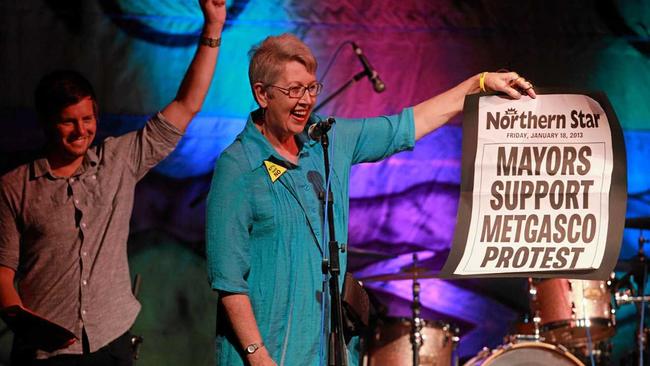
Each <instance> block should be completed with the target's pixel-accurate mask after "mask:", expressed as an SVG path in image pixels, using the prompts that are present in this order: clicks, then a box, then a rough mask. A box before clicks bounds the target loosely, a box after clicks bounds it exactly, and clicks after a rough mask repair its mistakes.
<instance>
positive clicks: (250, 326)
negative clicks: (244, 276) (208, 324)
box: [219, 292, 276, 366]
mask: <svg viewBox="0 0 650 366" xmlns="http://www.w3.org/2000/svg"><path fill="white" fill-rule="evenodd" d="M219 301H221V303H222V304H223V307H224V309H225V311H226V315H227V316H228V319H229V320H230V324H231V325H232V328H233V330H234V331H235V335H236V336H237V339H238V340H239V345H240V346H241V349H245V348H246V346H248V345H251V344H253V343H257V344H261V343H262V341H263V340H262V336H261V335H260V331H259V328H258V327H257V321H256V320H255V314H253V307H252V306H251V301H250V299H249V298H248V295H247V294H233V293H228V292H219ZM246 358H247V360H248V362H249V363H250V364H251V365H253V366H255V365H276V363H275V362H274V361H273V360H272V359H271V356H270V355H269V352H268V350H267V349H266V347H261V348H260V349H258V350H257V351H255V353H253V354H247V355H246Z"/></svg>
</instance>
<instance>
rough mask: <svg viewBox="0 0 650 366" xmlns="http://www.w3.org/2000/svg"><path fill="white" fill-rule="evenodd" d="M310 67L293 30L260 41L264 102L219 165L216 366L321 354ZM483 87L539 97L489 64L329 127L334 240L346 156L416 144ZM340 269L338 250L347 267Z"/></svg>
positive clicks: (253, 68)
mask: <svg viewBox="0 0 650 366" xmlns="http://www.w3.org/2000/svg"><path fill="white" fill-rule="evenodd" d="M316 67H317V63H316V60H315V58H314V56H313V55H312V53H311V51H310V50H309V48H308V47H307V46H306V45H305V44H304V43H302V42H301V41H300V40H299V39H297V38H296V37H295V36H292V35H289V34H284V35H281V36H277V37H268V38H267V39H266V40H264V41H263V42H262V43H261V44H260V45H259V46H258V47H257V48H256V49H255V50H254V53H253V56H252V58H251V62H250V67H249V78H250V83H251V88H252V91H253V94H254V97H255V100H256V101H257V103H258V104H259V106H260V108H259V109H257V110H256V111H254V112H252V113H251V114H250V116H249V118H248V121H247V123H246V126H245V127H244V130H243V131H242V132H241V133H240V134H239V135H238V136H237V138H236V139H235V141H234V142H233V144H232V145H230V146H229V147H228V148H227V149H226V150H225V151H224V152H223V153H222V154H221V156H220V158H219V160H218V161H217V163H216V167H215V171H214V177H213V180H212V186H211V189H210V194H209V197H208V202H207V237H206V245H207V259H208V272H209V280H210V284H211V286H212V288H213V289H215V290H217V291H218V292H219V302H220V307H219V312H218V335H217V344H216V352H217V364H219V365H229V366H230V365H243V364H245V363H248V364H251V365H276V364H277V365H318V364H319V363H320V362H321V359H322V357H323V354H322V353H321V342H322V340H323V338H322V336H321V334H322V314H321V309H322V306H321V305H322V304H321V301H322V299H323V293H322V289H323V275H322V272H321V262H322V258H323V250H326V247H325V246H324V245H323V242H322V236H323V232H322V231H323V214H322V211H323V208H322V207H321V203H320V200H319V198H318V194H319V193H320V192H323V191H324V186H325V182H324V178H323V177H324V176H325V174H324V171H323V170H324V166H323V151H322V148H321V147H320V146H319V145H318V144H317V143H316V142H314V141H311V140H310V139H309V138H308V136H307V128H308V126H309V125H311V124H312V123H315V122H316V121H318V120H320V117H318V116H313V115H311V111H312V109H313V107H314V106H315V104H316V98H317V96H318V94H319V93H320V91H321V88H322V85H321V84H320V83H319V82H318V81H317V80H316ZM481 90H483V91H486V90H492V91H500V92H504V93H507V94H508V95H510V96H511V97H512V98H520V97H521V96H522V94H526V95H529V96H530V97H535V93H534V91H533V89H532V85H531V84H530V83H529V82H527V81H526V80H525V79H524V78H522V77H520V76H518V75H517V74H516V73H514V72H509V73H487V72H486V73H481V74H478V75H475V76H472V77H471V78H469V79H467V80H466V81H464V82H462V83H461V84H459V85H457V86H456V87H454V88H452V89H450V90H448V91H446V92H444V93H442V94H440V95H438V96H435V97H433V98H431V99H429V100H426V101H424V102H422V103H420V104H418V105H416V106H414V107H412V108H406V109H404V110H403V111H402V112H401V113H399V114H397V115H393V116H383V117H376V118H366V119H337V123H336V124H335V127H334V128H333V129H332V130H331V131H330V132H329V133H328V134H329V136H330V141H331V154H332V156H331V159H330V161H331V164H332V173H331V176H330V178H331V183H330V184H331V189H332V192H333V198H334V206H333V208H334V218H335V223H334V225H335V231H336V235H337V238H336V239H337V240H338V241H339V242H342V243H344V242H346V241H347V234H348V206H349V199H348V183H349V174H350V167H351V166H352V164H357V163H362V162H372V161H377V160H381V159H384V158H386V157H388V156H390V155H392V154H394V153H397V152H399V151H403V150H408V149H412V148H413V146H414V144H415V140H417V139H418V138H420V137H422V136H424V135H426V134H427V133H429V132H431V131H433V130H435V129H436V128H438V127H440V126H441V125H443V124H444V123H446V122H447V121H448V120H449V119H451V118H452V117H453V116H455V115H456V114H458V113H459V112H460V111H461V109H462V105H463V101H464V98H465V96H466V95H467V94H470V93H476V92H479V91H481ZM345 267H346V257H345V254H342V255H341V271H342V273H344V272H345ZM340 282H341V283H342V279H340ZM353 361H354V360H353ZM352 363H354V362H352Z"/></svg>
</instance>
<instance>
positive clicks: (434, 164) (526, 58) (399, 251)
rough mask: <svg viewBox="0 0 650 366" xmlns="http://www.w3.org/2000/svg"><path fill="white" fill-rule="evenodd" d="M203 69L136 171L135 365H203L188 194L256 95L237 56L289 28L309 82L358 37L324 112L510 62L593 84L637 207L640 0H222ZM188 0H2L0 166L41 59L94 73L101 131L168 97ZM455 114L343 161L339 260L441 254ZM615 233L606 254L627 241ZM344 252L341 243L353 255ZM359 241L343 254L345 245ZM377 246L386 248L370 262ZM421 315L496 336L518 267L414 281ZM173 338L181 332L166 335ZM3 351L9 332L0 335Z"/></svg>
mask: <svg viewBox="0 0 650 366" xmlns="http://www.w3.org/2000/svg"><path fill="white" fill-rule="evenodd" d="M227 5H228V10H229V18H228V24H227V26H226V29H225V30H224V33H223V43H222V47H221V54H220V58H219V63H218V67H217V71H216V76H215V79H214V82H213V85H212V88H211V90H210V93H209V95H208V99H207V101H206V103H205V107H204V109H203V111H202V112H201V113H200V114H199V116H198V117H197V118H196V119H195V121H194V122H193V124H192V125H191V127H190V128H189V130H188V132H187V134H186V136H185V137H184V138H183V140H182V142H181V144H180V146H179V148H178V149H177V150H176V152H174V153H173V154H172V156H170V157H169V158H168V159H167V160H166V161H165V162H163V163H162V164H161V165H160V166H159V167H158V168H156V169H155V171H154V172H152V173H150V174H149V175H148V176H147V177H146V178H145V179H144V180H143V182H141V183H140V185H139V187H138V191H137V195H136V205H135V209H134V216H133V220H132V228H131V229H132V236H131V243H130V256H131V270H132V272H133V273H136V272H140V273H142V274H143V277H144V282H143V291H142V293H141V298H142V303H143V309H142V313H141V315H140V317H139V319H138V321H137V323H136V325H135V329H134V331H135V332H136V333H139V334H141V335H143V336H144V338H145V343H144V345H143V347H142V352H141V361H140V362H139V364H140V365H154V364H155V365H160V364H170V365H171V364H210V363H211V361H210V360H211V359H212V353H213V348H212V335H213V333H214V319H215V317H214V312H215V309H216V306H215V302H214V301H215V300H214V294H212V293H211V292H210V290H209V288H208V284H207V276H206V275H205V271H204V268H203V267H204V254H203V232H204V226H205V217H204V209H205V205H204V201H205V195H206V193H207V187H208V185H209V181H210V178H211V172H212V167H213V165H214V161H215V159H216V158H217V157H218V156H219V154H220V152H221V151H222V150H223V149H224V147H225V146H227V145H228V144H229V143H230V142H231V141H232V140H233V138H234V137H235V135H236V134H237V133H238V132H239V131H240V130H241V128H242V126H243V124H244V121H245V119H246V117H247V113H248V112H249V111H250V110H251V109H253V108H254V107H255V103H254V101H253V99H252V97H251V95H250V88H249V86H248V80H247V63H248V58H247V53H248V50H249V49H250V47H251V46H252V45H254V44H255V43H257V42H259V41H260V40H262V39H263V38H264V37H266V36H267V35H271V34H279V33H282V32H293V33H295V34H297V35H298V36H299V37H300V38H302V39H303V40H304V41H305V42H306V43H307V44H309V45H310V46H311V47H312V49H313V50H314V52H315V54H316V57H317V58H318V60H319V62H320V65H321V67H320V69H319V76H321V77H322V81H323V83H324V84H325V89H324V92H323V96H327V95H328V94H330V93H332V92H333V91H334V90H336V88H337V87H338V86H339V85H341V84H343V83H345V82H346V81H347V80H348V79H349V78H350V77H351V76H352V75H353V74H355V73H356V72H358V71H360V70H361V65H360V63H359V62H358V60H357V59H356V58H355V56H354V55H353V54H352V52H351V48H350V46H349V45H344V46H343V48H342V49H341V50H340V52H339V53H338V57H337V58H336V59H335V60H334V62H333V66H332V68H331V70H330V72H329V73H328V74H327V75H326V76H323V75H322V74H323V71H324V69H325V66H326V65H327V64H328V62H329V61H330V59H331V58H332V57H333V55H335V54H336V51H337V49H338V48H339V46H340V45H341V44H343V43H344V42H346V41H355V42H357V43H358V44H359V45H360V46H361V47H362V49H363V51H364V52H365V54H366V55H367V57H368V59H369V60H370V61H371V63H372V64H373V66H374V67H375V68H376V69H377V71H378V72H379V74H380V75H381V77H382V79H383V80H384V81H385V82H386V85H387V87H386V91H385V92H384V93H382V94H375V93H374V92H373V91H372V89H371V85H370V83H369V82H368V81H367V80H361V81H359V82H358V83H356V84H354V85H353V86H352V87H351V88H350V89H349V90H347V91H346V92H345V93H343V94H341V95H340V96H339V97H338V98H337V99H335V100H334V101H333V102H332V103H331V104H329V105H328V106H326V107H325V108H324V109H323V111H322V113H323V114H325V115H330V114H331V115H336V116H342V117H359V116H367V115H379V114H385V113H395V112H398V111H399V110H401V109H402V108H404V107H407V106H410V105H413V104H415V103H417V102H420V101H422V100H424V99H426V98H428V97H430V96H432V95H434V94H436V93H439V92H442V91H444V90H445V89H447V88H449V87H451V86H453V85H454V84H456V83H458V82H461V81H462V80H464V79H465V78H467V77H469V76H471V75H475V74H477V73H479V72H481V71H484V70H490V71H494V70H497V69H501V68H506V69H510V70H516V71H517V72H519V73H520V74H522V75H524V76H525V77H526V78H528V79H530V80H531V81H532V82H533V83H535V84H536V85H538V86H545V87H577V88H584V89H596V90H603V91H604V92H606V93H607V95H608V96H609V98H610V100H611V102H612V104H613V106H614V109H615V110H616V113H617V115H618V118H619V119H620V121H621V124H622V126H623V128H624V134H625V141H626V146H627V154H628V155H627V160H628V184H629V186H628V188H629V202H628V216H648V215H650V174H648V172H647V169H648V163H647V159H648V156H650V144H648V141H649V138H650V103H648V102H647V101H648V98H649V97H650V67H649V66H650V65H649V60H648V55H649V53H650V42H649V37H648V29H650V24H649V22H650V5H648V4H646V3H644V2H642V1H628V2H618V1H614V0H605V1H597V0H593V1H587V2H566V1H559V0H558V1H555V0H554V1H545V2H524V3H522V2H518V1H501V2H491V1H451V0H441V1H436V2H431V1H418V0H402V1H391V0H375V1H364V0H327V1H322V0H321V1H317V0H303V1H290V0H231V1H228V2H227ZM201 21H202V18H201V15H200V11H199V8H198V5H197V4H196V3H195V1H193V0H182V1H179V0H158V1H153V0H138V1H134V0H131V1H129V0H90V1H82V0H68V1H54V0H33V1H20V0H6V1H3V2H2V4H0V55H1V57H0V85H2V87H1V88H0V123H2V126H3V127H4V128H5V132H4V133H3V134H0V151H2V155H0V163H1V165H2V169H3V171H4V170H6V169H8V168H9V167H11V166H13V165H15V164H17V163H18V162H20V161H21V160H24V159H26V158H28V157H29V156H30V150H33V149H35V148H37V147H38V146H39V144H41V143H42V141H43V137H42V135H41V134H40V131H39V130H38V128H37V126H36V123H35V117H34V112H33V109H32V104H33V102H32V93H33V89H34V87H35V85H36V82H37V81H38V79H39V78H40V76H41V75H43V74H44V73H45V72H48V71H50V70H53V69H57V68H73V69H77V70H79V71H81V72H82V73H84V74H85V75H86V76H87V77H88V78H89V79H90V80H91V81H92V83H93V84H94V85H95V87H96V90H97V94H98V99H99V103H100V113H101V123H100V135H101V136H100V137H105V136H109V135H118V134H121V133H124V132H126V131H130V130H133V129H135V128H138V127H140V126H142V124H143V123H144V121H145V120H146V118H147V117H148V116H149V115H151V114H152V113H154V112H156V111H157V110H158V109H159V108H161V107H162V106H164V105H165V104H166V103H167V102H168V101H169V100H171V98H172V97H173V96H174V93H175V91H176V88H177V86H178V84H179V82H180V79H181V77H182V75H183V73H184V71H185V69H186V67H187V65H188V63H189V61H190V58H191V56H192V54H193V52H194V49H195V47H196V40H197V36H198V32H199V30H200V27H201ZM459 121H460V119H459V118H457V119H455V120H454V121H453V122H452V123H450V124H448V125H446V126H445V127H443V128H441V129H439V130H438V131H437V132H435V133H434V134H432V135H430V136H428V137H426V138H424V139H422V141H420V142H419V143H418V145H417V148H416V149H415V151H413V152H407V153H401V154H398V155H396V156H394V157H392V158H391V159H388V160H386V161H384V162H381V163H377V164H364V165H360V166H357V167H355V168H354V170H353V172H352V175H351V179H352V182H351V189H350V193H351V202H350V207H351V221H350V237H349V244H350V247H351V249H352V251H351V258H350V265H351V268H352V269H353V270H354V271H355V272H356V275H357V276H358V277H367V276H372V275H378V274H383V273H396V272H399V271H400V269H401V268H403V267H404V266H408V265H409V263H410V261H411V257H412V253H418V254H419V258H420V259H421V265H423V266H426V267H427V268H429V269H431V270H436V269H439V268H440V267H441V266H442V264H443V263H444V260H445V258H446V256H447V254H448V252H449V247H450V244H451V239H452V233H453V229H454V225H455V224H456V209H457V202H458V194H459V181H460V151H461V149H460V147H461V127H460V125H459V123H460V122H459ZM638 236H639V232H638V231H637V230H626V234H625V241H624V243H623V250H622V253H621V258H629V257H631V256H632V255H634V253H635V252H636V241H637V238H638ZM355 250H356V252H357V253H355ZM362 250H363V251H371V252H373V253H374V254H373V253H370V254H367V253H366V254H358V252H360V251H362ZM380 254H389V255H390V256H391V259H385V257H382V256H381V255H380ZM366 285H367V286H368V287H369V288H370V289H372V290H373V291H374V294H375V295H376V296H377V297H378V298H381V299H383V302H384V303H385V305H386V306H387V307H388V309H389V313H390V314H391V315H393V316H406V315H408V314H409V312H410V310H409V307H408V306H409V300H410V297H411V294H410V282H409V281H385V282H367V283H366ZM421 299H422V303H423V306H424V307H425V310H424V315H425V317H427V318H431V319H442V320H446V321H450V322H453V323H455V324H457V325H458V326H459V327H460V329H461V343H460V353H461V355H462V356H463V357H467V356H470V355H473V354H475V353H476V352H477V351H478V350H479V349H480V348H481V347H483V346H488V347H494V346H496V345H498V344H500V343H501V339H502V336H503V335H505V334H506V333H507V332H508V331H509V328H510V326H511V322H512V321H515V320H516V319H517V318H519V317H520V315H521V314H522V313H523V312H524V311H526V310H527V298H526V293H525V284H524V282H523V281H521V280H512V279H511V280H463V281H442V280H433V279H430V280H423V281H422V295H421ZM618 315H619V321H618V325H619V331H618V335H617V342H616V344H617V347H616V348H615V357H620V356H621V355H623V354H624V353H625V352H627V351H628V349H629V348H631V340H632V329H633V327H634V321H635V319H634V310H633V307H632V306H631V305H628V306H627V307H625V306H624V307H622V308H621V309H619V312H618ZM181 339H182V340H184V342H179V341H176V340H181ZM1 340H2V344H4V345H5V347H4V351H3V356H2V359H3V360H6V359H7V352H8V351H7V344H8V343H9V342H10V335H9V334H8V333H7V332H5V333H3V337H2V339H1Z"/></svg>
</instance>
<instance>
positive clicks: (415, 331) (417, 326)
mask: <svg viewBox="0 0 650 366" xmlns="http://www.w3.org/2000/svg"><path fill="white" fill-rule="evenodd" d="M417 265H418V255H417V253H413V304H412V305H411V309H412V310H413V319H412V321H411V345H412V346H413V366H419V365H420V348H421V347H422V343H423V339H422V318H420V312H421V308H422V307H421V305H420V283H419V282H418V272H417Z"/></svg>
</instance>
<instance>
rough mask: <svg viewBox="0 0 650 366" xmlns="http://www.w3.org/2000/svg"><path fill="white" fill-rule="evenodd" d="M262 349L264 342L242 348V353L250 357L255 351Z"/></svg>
mask: <svg viewBox="0 0 650 366" xmlns="http://www.w3.org/2000/svg"><path fill="white" fill-rule="evenodd" d="M262 347H264V342H260V343H252V344H249V345H248V346H246V348H244V351H245V352H246V354H248V355H252V354H253V353H255V351H257V350H258V349H260V348H262Z"/></svg>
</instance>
